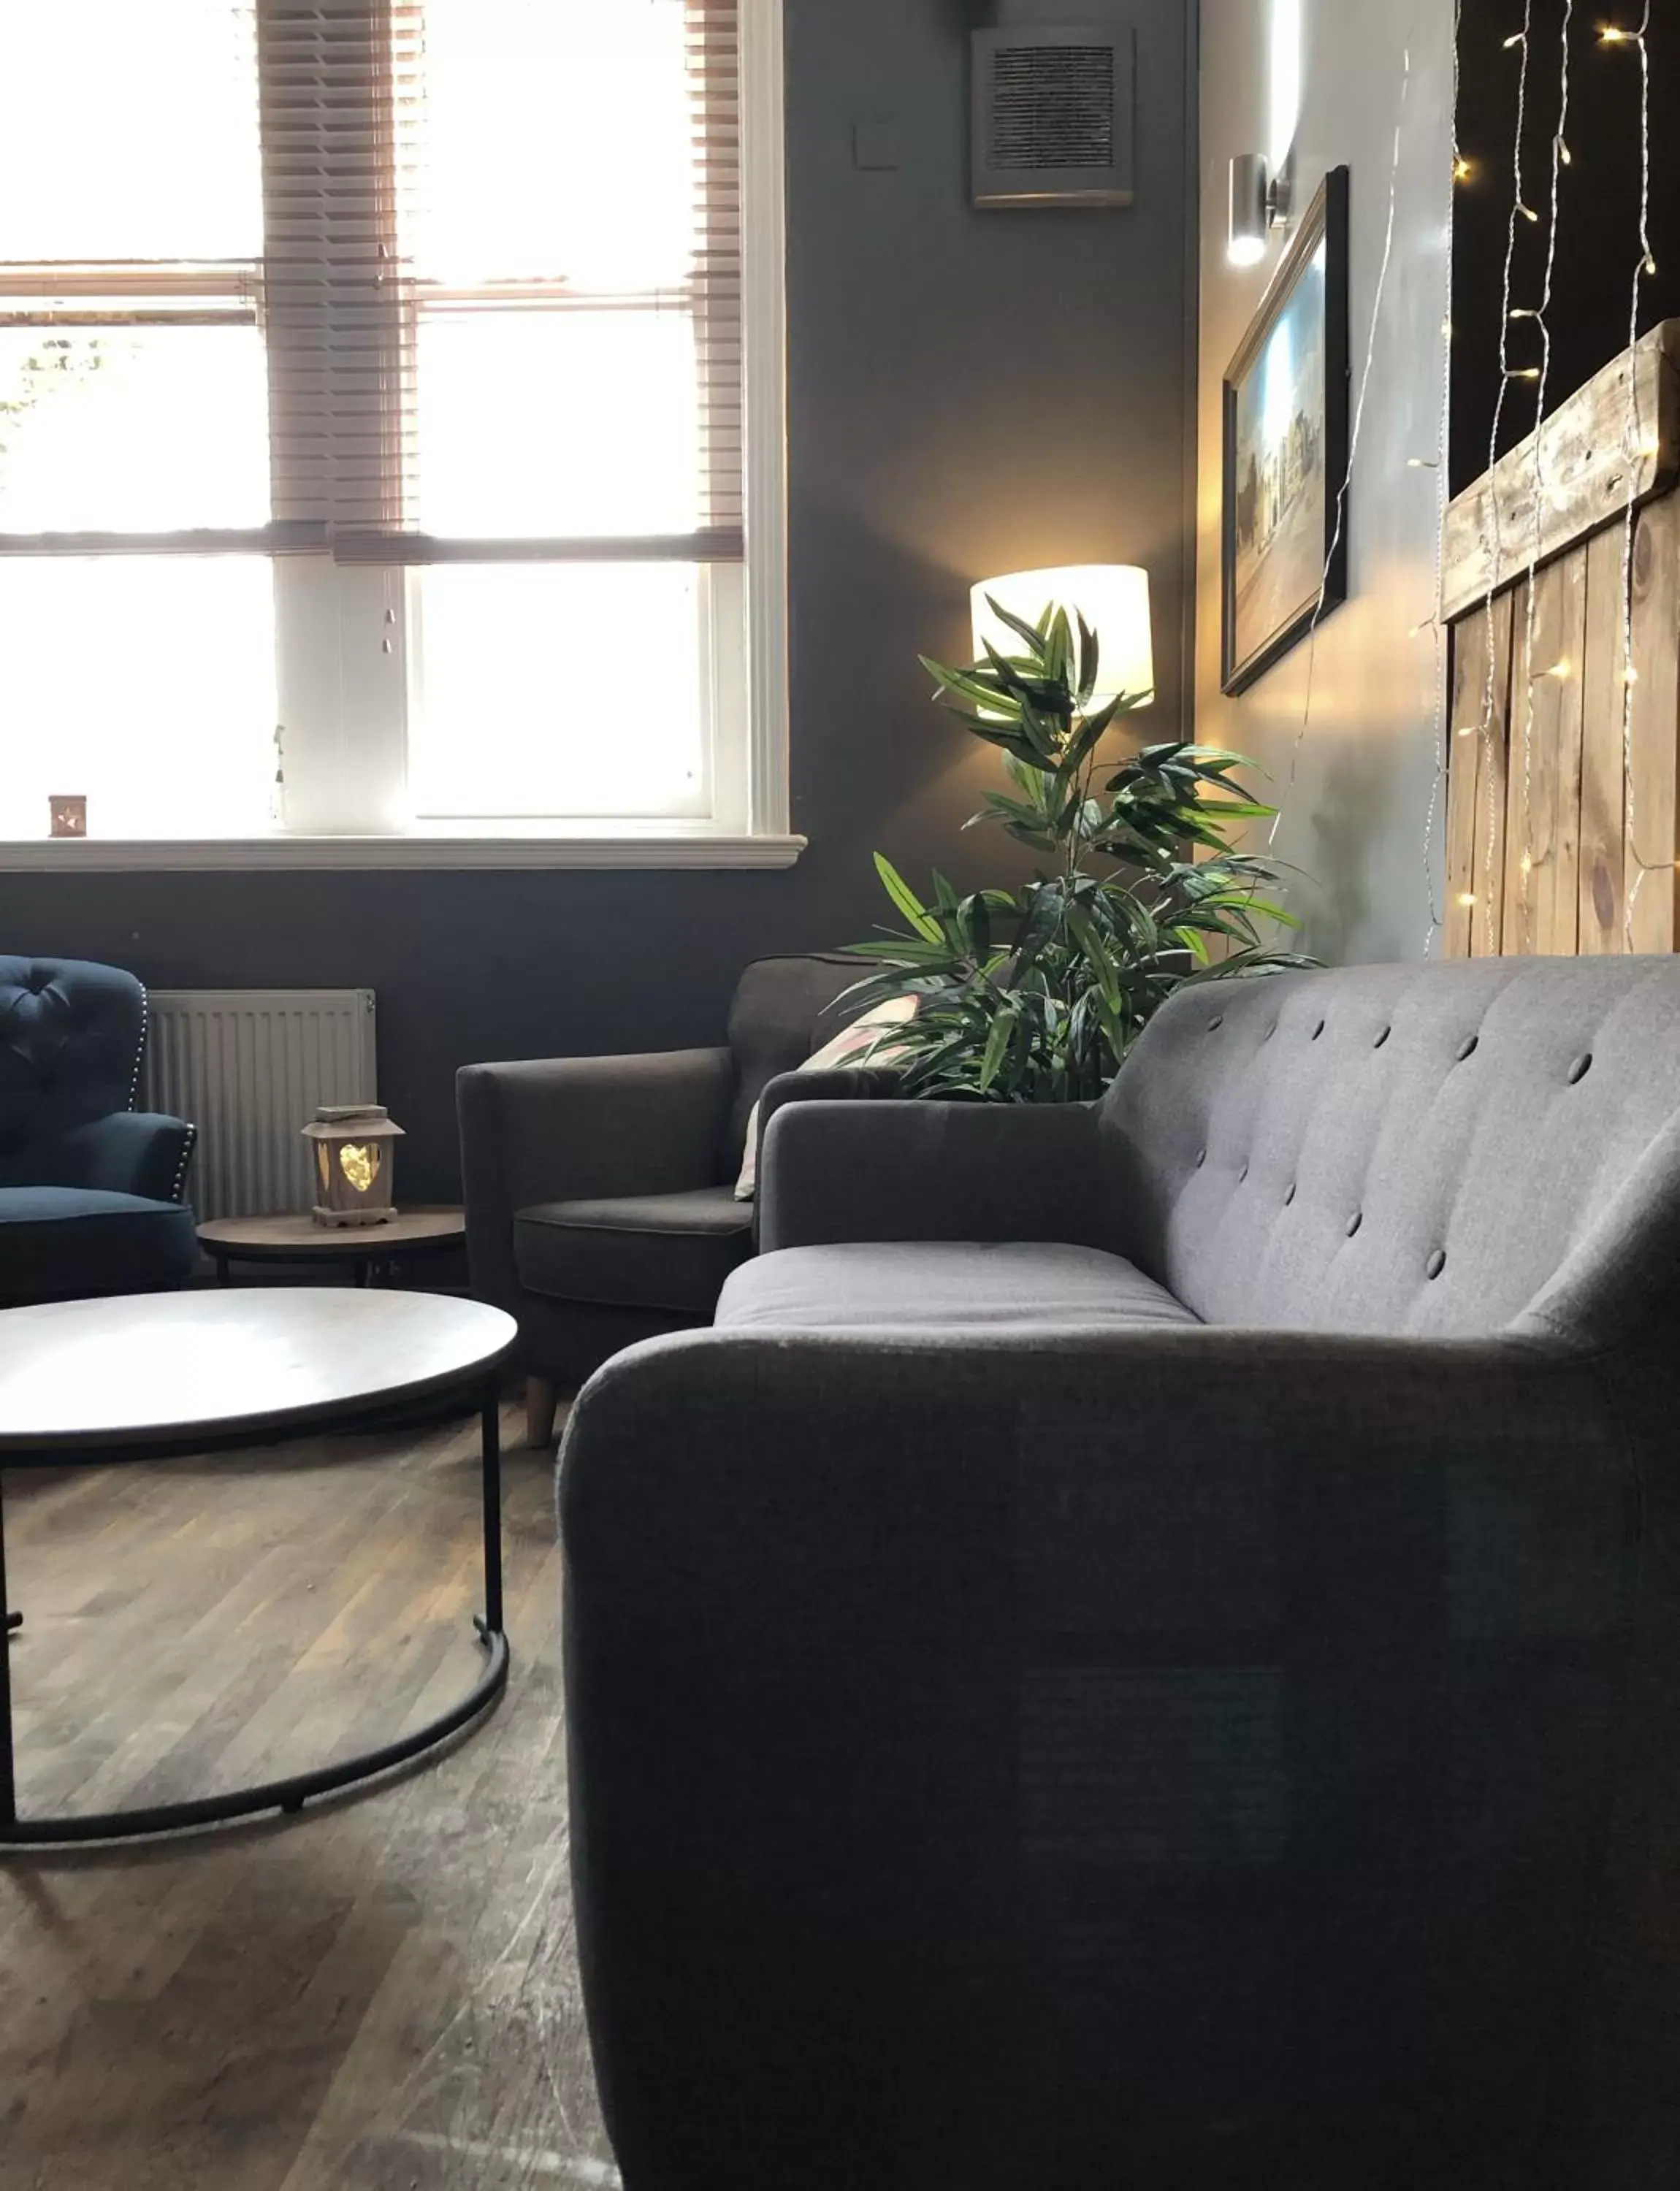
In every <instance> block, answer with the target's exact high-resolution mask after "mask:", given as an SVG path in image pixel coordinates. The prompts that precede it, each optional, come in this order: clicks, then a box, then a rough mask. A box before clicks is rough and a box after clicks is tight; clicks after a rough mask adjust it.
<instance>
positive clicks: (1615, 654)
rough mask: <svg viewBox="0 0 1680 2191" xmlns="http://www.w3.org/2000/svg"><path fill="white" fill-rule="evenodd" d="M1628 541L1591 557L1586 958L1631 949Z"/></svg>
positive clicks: (1605, 538)
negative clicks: (1625, 928)
mask: <svg viewBox="0 0 1680 2191" xmlns="http://www.w3.org/2000/svg"><path fill="white" fill-rule="evenodd" d="M1622 555H1623V540H1622V535H1621V534H1620V532H1616V531H1615V530H1611V531H1607V532H1600V533H1598V534H1597V535H1595V537H1594V538H1593V540H1592V543H1591V545H1590V547H1589V548H1588V549H1587V567H1586V650H1585V654H1584V658H1583V662H1582V668H1581V680H1582V688H1583V689H1582V695H1581V708H1582V719H1581V760H1580V891H1579V903H1580V943H1579V947H1578V948H1579V949H1580V953H1581V955H1582V957H1584V958H1597V957H1602V956H1603V955H1604V954H1605V953H1615V952H1619V951H1620V950H1622V949H1623V948H1624V945H1623V941H1622V900H1623V867H1624V862H1625V852H1624V848H1623V819H1624V813H1625V808H1626V786H1625V783H1624V774H1625V771H1624V765H1623V745H1622V704H1623V697H1624V694H1625V692H1626V660H1627V657H1626V638H1625V634H1624V625H1623V599H1624V596H1623V591H1622Z"/></svg>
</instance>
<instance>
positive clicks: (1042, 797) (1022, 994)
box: [851, 601, 1313, 1103]
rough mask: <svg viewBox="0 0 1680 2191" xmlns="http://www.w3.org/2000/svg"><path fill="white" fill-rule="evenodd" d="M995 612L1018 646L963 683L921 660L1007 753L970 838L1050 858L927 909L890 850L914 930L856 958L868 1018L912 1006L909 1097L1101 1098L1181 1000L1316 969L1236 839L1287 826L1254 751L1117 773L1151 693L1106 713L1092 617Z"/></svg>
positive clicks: (1263, 867) (904, 1057) (1269, 878)
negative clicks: (1122, 744)
mask: <svg viewBox="0 0 1680 2191" xmlns="http://www.w3.org/2000/svg"><path fill="white" fill-rule="evenodd" d="M990 606H991V608H992V610H993V612H994V614H995V615H996V616H997V617H998V618H999V620H1000V622H1001V623H1003V624H1005V626H1007V628H1008V629H1010V630H1011V632H1013V633H1014V634H1015V635H1017V637H1018V639H1019V640H1020V651H1019V652H1017V653H1014V654H1011V655H1005V654H1003V653H1001V652H999V650H998V649H997V648H996V647H995V646H993V645H991V644H990V643H989V642H988V644H987V647H986V658H985V659H984V661H982V662H978V663H974V664H973V665H972V666H971V667H970V668H968V669H946V668H944V667H943V665H942V664H941V663H937V662H931V661H929V660H928V659H927V657H925V656H924V657H922V662H923V667H924V668H925V669H927V671H928V672H929V673H930V674H931V676H932V677H933V679H934V680H935V683H936V687H937V690H936V693H935V697H936V698H939V699H942V700H943V701H944V703H946V704H947V705H948V706H949V707H951V708H952V709H954V710H955V711H956V712H957V713H958V714H959V715H960V719H961V720H962V721H963V723H964V724H965V726H966V727H967V728H968V729H969V730H970V731H971V732H972V733H973V734H974V735H975V736H976V737H980V738H983V739H984V740H985V741H986V742H987V743H988V744H989V745H994V746H997V747H999V748H1001V750H1002V753H1003V757H1004V760H1003V765H1004V769H1005V773H1006V774H1007V776H1008V778H1009V788H1008V789H1007V790H1006V791H994V792H992V793H990V794H988V797H987V800H986V804H985V805H984V807H983V808H982V810H981V811H980V812H979V813H978V814H977V815H975V816H974V817H972V819H971V821H970V822H969V823H968V825H967V826H968V827H969V828H974V827H975V826H976V825H977V824H978V823H980V822H991V823H994V824H996V825H998V826H999V827H1000V828H1003V829H1004V830H1005V833H1006V834H1008V835H1009V836H1011V837H1012V838H1013V839H1014V840H1015V841H1016V843H1017V844H1018V845H1024V846H1025V847H1027V848H1028V850H1029V851H1033V852H1035V853H1037V854H1038V855H1039V858H1040V861H1041V862H1042V864H1041V865H1040V867H1039V871H1038V873H1037V874H1036V875H1035V876H1034V879H1033V880H1032V881H1030V882H1028V883H1027V884H1025V885H1023V886H1022V888H1020V889H1019V890H1016V891H1008V890H982V891H975V892H973V893H971V895H969V896H960V894H959V893H958V892H957V891H955V890H954V888H953V887H952V885H950V883H948V881H947V880H946V879H945V878H944V876H943V875H941V874H937V873H936V874H935V875H934V878H933V891H932V896H931V899H930V900H929V901H928V902H925V903H924V902H923V901H922V900H921V899H920V897H918V896H917V895H916V893H915V892H914V891H913V890H912V889H911V887H910V885H908V883H907V882H906V881H905V879H904V878H903V876H902V875H901V874H899V873H898V871H897V868H895V867H894V866H893V865H892V862H891V861H890V860H888V859H887V858H886V856H885V855H884V854H882V853H880V852H877V853H876V855H875V866H876V868H877V869H878V871H879V873H880V878H881V880H882V882H883V883H884V884H885V885H886V891H887V894H888V896H890V897H891V900H892V902H893V904H894V906H895V907H896V908H897V911H898V913H899V914H900V915H901V916H902V918H903V921H904V923H905V924H906V925H905V927H904V929H903V930H899V931H895V932H889V933H885V934H883V936H881V937H880V938H879V939H877V940H875V941H872V942H868V943H860V944H857V945H854V946H852V947H851V948H852V949H853V950H854V951H855V952H856V953H857V955H858V956H859V957H861V958H864V959H872V960H874V961H875V962H877V964H878V965H879V967H880V971H879V972H878V973H876V974H874V975H872V976H870V977H869V978H868V980H867V981H865V982H861V983H860V984H859V985H858V987H857V991H856V992H854V994H855V995H856V996H857V999H858V1001H859V1002H860V1004H862V1005H863V1007H864V1008H865V1009H868V1008H869V1007H871V1006H874V1005H876V1004H880V1003H882V1002H884V1001H885V1000H886V999H888V998H891V997H897V996H902V995H903V994H905V993H910V994H913V995H914V996H915V997H916V999H918V1007H917V1010H916V1014H915V1016H914V1019H913V1020H911V1021H910V1022H908V1024H907V1025H904V1026H903V1027H895V1028H894V1029H893V1031H892V1039H891V1061H892V1063H893V1065H894V1067H896V1068H897V1070H898V1071H899V1073H900V1074H901V1076H902V1085H903V1093H904V1094H905V1095H906V1096H924V1097H930V1098H938V1099H944V1100H950V1099H963V1098H968V1099H975V1100H981V1101H991V1102H1009V1103H1066V1102H1082V1101H1091V1100H1092V1099H1094V1098H1095V1097H1096V1096H1100V1095H1101V1094H1102V1091H1103V1090H1104V1089H1105V1088H1107V1086H1108V1084H1109V1082H1110V1081H1111V1080H1112V1079H1113V1077H1114V1075H1115V1073H1117V1072H1118V1071H1119V1067H1120V1065H1121V1063H1122V1062H1123V1061H1124V1060H1125V1055H1126V1052H1127V1050H1129V1049H1130V1047H1131V1044H1133V1042H1134V1041H1136V1038H1137V1037H1138V1035H1139V1034H1140V1033H1142V1030H1143V1028H1144V1027H1147V1026H1148V1022H1149V1021H1150V1020H1151V1018H1152V1017H1153V1016H1154V1014H1155V1013H1156V1012H1157V1011H1159V1009H1160V1007H1161V1006H1162V1004H1165V1001H1166V999H1168V998H1169V997H1170V996H1171V995H1172V994H1173V993H1174V992H1175V991H1176V990H1178V989H1181V988H1183V987H1186V986H1187V984H1189V983H1192V982H1228V981H1232V980H1233V979H1238V978H1240V977H1244V976H1252V975H1260V974H1270V973H1275V972H1278V971H1279V970H1282V969H1284V968H1285V967H1297V966H1308V965H1312V964H1313V960H1311V959H1307V958H1304V957H1302V956H1301V954H1299V953H1295V952H1290V951H1284V950H1279V949H1278V948H1275V947H1274V946H1273V945H1272V944H1271V943H1270V942H1268V941H1267V933H1266V924H1268V923H1273V924H1277V925H1281V926H1282V927H1284V928H1294V927H1295V926H1296V925H1297V923H1296V921H1295V919H1294V918H1293V917H1292V916H1291V914H1290V913H1289V912H1288V911H1287V910H1286V908H1284V906H1283V905H1282V904H1280V903H1279V901H1278V897H1277V895H1276V893H1277V890H1278V886H1279V882H1280V880H1281V877H1282V871H1281V870H1280V869H1279V868H1278V867H1277V866H1276V865H1275V864H1274V863H1273V862H1271V861H1269V860H1267V859H1265V858H1261V857H1258V856H1255V855H1254V854H1252V853H1246V852H1238V851H1233V850H1232V849H1231V848H1230V845H1229V843H1228V841H1227V832H1228V831H1229V830H1230V829H1231V828H1232V827H1233V824H1235V823H1238V822H1249V821H1256V820H1263V819H1265V818H1266V817H1269V816H1270V815H1271V814H1273V812H1274V811H1275V809H1273V807H1270V806H1268V805H1265V804H1263V803H1262V802H1261V801H1260V800H1256V799H1254V798H1252V797H1250V795H1249V794H1247V793H1246V792H1245V791H1244V788H1243V787H1242V786H1241V784H1240V783H1238V782H1237V781H1236V774H1235V772H1236V771H1238V770H1239V769H1243V768H1247V767H1251V766H1252V765H1253V764H1252V763H1250V762H1247V761H1245V760H1244V759H1243V757H1242V756H1241V755H1240V754H1233V753H1226V752H1223V751H1221V750H1218V749H1216V748H1210V747H1203V746H1195V745H1190V744H1187V743H1174V744H1166V745H1153V746H1147V747H1145V748H1142V750H1141V751H1139V752H1136V753H1133V754H1129V755H1127V756H1126V757H1125V758H1124V759H1120V760H1115V759H1113V757H1110V758H1108V759H1107V760H1105V759H1104V758H1103V757H1102V754H1101V752H1100V748H1101V747H1102V741H1103V739H1104V737H1105V736H1106V735H1107V733H1108V731H1109V730H1110V729H1111V728H1112V727H1113V724H1114V723H1115V722H1116V721H1117V720H1119V718H1120V717H1122V716H1124V715H1125V714H1129V713H1130V710H1131V709H1134V708H1136V706H1138V705H1139V704H1140V703H1141V702H1142V699H1143V698H1144V697H1145V696H1144V695H1142V694H1122V695H1121V696H1120V697H1119V698H1118V699H1116V700H1114V701H1113V702H1111V703H1108V705H1106V706H1102V707H1098V708H1093V706H1092V697H1093V695H1094V693H1095V692H1096V688H1097V676H1098V669H1099V664H1100V661H1101V649H1100V646H1099V643H1098V639H1097V635H1096V633H1095V632H1094V631H1092V630H1091V629H1090V627H1089V626H1088V625H1087V624H1086V623H1085V620H1084V618H1083V617H1075V618H1074V619H1073V621H1072V622H1071V623H1070V620H1069V618H1068V615H1067V612H1065V611H1064V610H1062V609H1060V608H1054V609H1052V608H1047V609H1046V610H1045V613H1044V614H1043V616H1042V617H1040V618H1039V622H1038V623H1037V624H1036V625H1034V624H1030V623H1027V622H1025V621H1024V620H1023V619H1022V618H1021V617H1016V616H1013V615H1011V613H1010V612H1008V611H1007V610H1006V609H1005V608H1003V607H1001V606H999V604H998V603H997V602H996V601H992V602H991V603H990Z"/></svg>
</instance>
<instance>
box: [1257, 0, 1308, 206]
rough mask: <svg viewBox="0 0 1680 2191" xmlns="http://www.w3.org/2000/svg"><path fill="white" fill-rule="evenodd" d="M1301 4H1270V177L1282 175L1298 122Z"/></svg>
mask: <svg viewBox="0 0 1680 2191" xmlns="http://www.w3.org/2000/svg"><path fill="white" fill-rule="evenodd" d="M1301 53H1302V46H1301V0H1272V52H1271V69H1270V85H1269V96H1268V99H1267V110H1268V111H1267V123H1268V127H1267V148H1266V149H1267V154H1268V156H1269V157H1270V159H1271V162H1272V172H1273V174H1282V173H1283V171H1284V167H1285V166H1286V164H1287V163H1288V161H1289V157H1290V150H1291V148H1292V147H1293V145H1294V144H1295V133H1296V128H1297V127H1298V125H1299V123H1300V121H1301Z"/></svg>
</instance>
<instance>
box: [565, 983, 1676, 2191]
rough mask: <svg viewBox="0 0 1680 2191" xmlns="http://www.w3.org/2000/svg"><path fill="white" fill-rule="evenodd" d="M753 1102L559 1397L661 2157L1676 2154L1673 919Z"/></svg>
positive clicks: (1038, 2168) (1388, 2178) (1166, 2173)
mask: <svg viewBox="0 0 1680 2191" xmlns="http://www.w3.org/2000/svg"><path fill="white" fill-rule="evenodd" d="M764 1157H765V1165H766V1170H765V1176H764V1179H763V1181H762V1182H761V1191H762V1193H763V1197H764V1204H765V1207H764V1212H763V1244H764V1248H765V1249H766V1252H765V1253H764V1254H762V1255H760V1257H759V1259H758V1260H757V1261H755V1262H754V1263H752V1264H751V1265H749V1266H747V1267H745V1268H743V1269H742V1270H740V1271H739V1272H737V1273H736V1274H735V1275H734V1276H733V1277H732V1278H731V1280H730V1281H729V1283H728V1284H727V1286H726V1289H725V1291H724V1295H723V1298H722V1300H721V1301H720V1305H719V1311H718V1328H717V1329H715V1330H714V1331H711V1332H709V1333H701V1334H695V1335H689V1336H687V1337H684V1338H678V1339H667V1340H661V1341H658V1342H655V1343H653V1344H652V1345H650V1346H641V1347H637V1348H635V1349H633V1350H631V1351H630V1352H629V1353H627V1354H624V1355H623V1356H621V1357H619V1358H618V1360H617V1361H615V1362H613V1363H610V1364H608V1365H607V1368H605V1369H603V1370H602V1371H601V1373H600V1374H598V1375H597V1376H596V1377H595V1379H594V1380H592V1381H591V1383H590V1384H589V1386H588V1387H587V1389H586V1390H585V1391H584V1393H583V1395H582V1396H581V1397H580V1399H579V1401H578V1405H577V1407H576V1408H575V1409H574V1410H573V1412H572V1420H571V1423H570V1425H569V1426H568V1430H567V1443H566V1446H565V1449H564V1452H563V1455H562V1475H561V1514H562V1525H563V1534H564V1541H565V1550H566V1562H567V1566H566V1585H565V1591H566V1619H567V1710H568V1726H569V1737H570V1742H571V1754H572V1773H571V1786H572V1821H573V1823H572V1848H573V1869H574V1879H575V1889H576V1904H577V1912H578V1938H579V1942H580V1947H581V1950H582V1955H583V1967H584V1986H585V1997H586V2001H587V2005H588V2010H589V2019H590V2029H591V2032H592V2035H593V2040H594V2045H595V2058H596V2065H597V2069H598V2072H599V2077H600V2083H601V2092H602V2097H603V2101H604V2103H605V2106H606V2108H607V2120H608V2126H609V2128H610V2130H611V2131H612V2137H613V2141H614V2145H615V2148H616V2151H617V2154H618V2160H619V2163H620V2165H621V2167H622V2169H623V2171H624V2182H625V2186H626V2191H789V2187H791V2186H795V2185H796V2186H798V2187H799V2191H856V2187H857V2186H860V2185H863V2184H867V2185H868V2186H869V2187H870V2191H924V2187H925V2186H927V2185H931V2184H939V2185H944V2184H949V2185H952V2186H954V2187H955V2186H960V2187H961V2191H1019V2188H1020V2187H1021V2186H1023V2185H1032V2186H1034V2187H1043V2191H1096V2187H1108V2186H1116V2187H1118V2186H1122V2185H1124V2186H1125V2187H1128V2191H1239V2187H1240V2191H1355V2187H1357V2191H1420V2187H1422V2186H1429V2187H1431V2191H1671V2187H1672V2186H1673V2185H1674V2184H1675V2183H1676V2182H1680V1467H1677V1454H1676V1429H1675V1426H1676V1423H1677V1420H1680V1350H1677V1345H1676V1333H1677V1331H1680V960H1675V959H1660V960H1637V959H1592V960H1580V961H1576V960H1570V961H1545V960H1527V961H1524V960H1518V959H1506V960H1502V961H1501V960H1494V961H1490V962H1479V963H1478V964H1476V965H1459V966H1429V967H1409V968H1404V967H1397V968H1366V969H1358V970H1349V971H1346V972H1337V973H1333V974H1331V973H1327V974H1315V975H1303V976H1294V975H1291V976H1284V977H1282V978H1280V979H1279V980H1276V981H1272V982H1233V983H1232V984H1230V985H1229V986H1228V987H1224V988H1216V989H1202V990H1196V991H1192V992H1189V993H1186V994H1185V995H1183V996H1182V997H1181V998H1179V999H1176V1001H1175V1002H1174V1003H1172V1004H1170V1005H1169V1006H1168V1007H1167V1009H1166V1010H1165V1011H1164V1012H1163V1013H1162V1014H1161V1016H1159V1018H1158V1019H1157V1021H1156V1022H1155V1023H1154V1024H1153V1027H1151V1028H1150V1030H1149V1031H1148V1033H1147V1034H1146V1035H1145V1036H1144V1037H1143V1039H1142V1041H1141V1043H1140V1044H1139V1045H1138V1046H1137V1049H1136V1051H1135V1052H1134V1055H1133V1056H1132V1058H1131V1060H1130V1062H1129V1063H1128V1065H1127V1067H1126V1068H1125V1071H1124V1073H1122V1074H1121V1075H1120V1078H1119V1082H1118V1083H1117V1084H1116V1086H1115V1087H1114V1089H1113V1092H1112V1094H1111V1095H1110V1096H1109V1097H1108V1100H1107V1101H1106V1102H1105V1103H1104V1104H1103V1105H1102V1106H1101V1107H1098V1108H1096V1109H1091V1110H1086V1109H1082V1108H1071V1109H1067V1110H1054V1109H1052V1110H1043V1111H1032V1110H1005V1109H993V1108H988V1107H953V1106H946V1105H937V1104H928V1105H917V1104H908V1103H900V1102H891V1101H889V1102H885V1103H876V1104H871V1105H861V1106H849V1105H842V1104H830V1103H827V1102H820V1101H819V1102H816V1103H812V1104H803V1103H801V1104H798V1105H795V1106H791V1107H787V1108H784V1109H783V1111H782V1112H781V1113H780V1114H779V1115H778V1116H777V1118H776V1120H775V1121H774V1123H773V1124H772V1126H771V1129H770V1130H769V1133H768V1135H767V1137H766V1147H765V1152H764Z"/></svg>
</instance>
